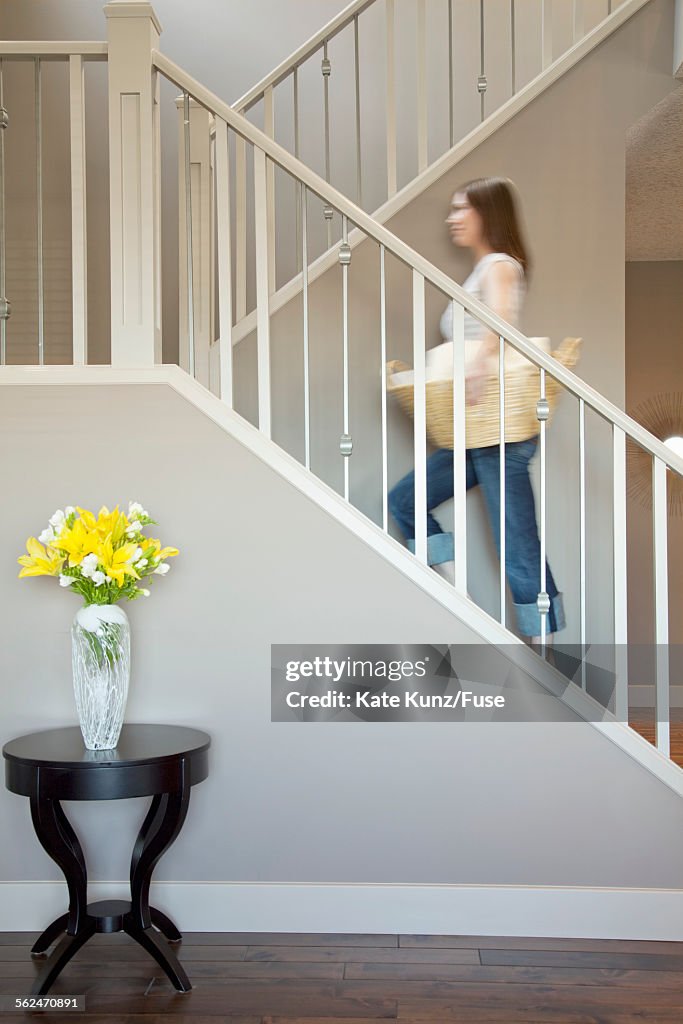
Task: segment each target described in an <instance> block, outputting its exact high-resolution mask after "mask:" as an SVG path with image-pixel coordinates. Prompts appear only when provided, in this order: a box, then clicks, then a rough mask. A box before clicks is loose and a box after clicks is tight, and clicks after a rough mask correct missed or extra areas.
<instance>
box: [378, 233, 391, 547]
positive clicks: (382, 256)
mask: <svg viewBox="0 0 683 1024" xmlns="http://www.w3.org/2000/svg"><path fill="white" fill-rule="evenodd" d="M379 324H380V363H381V366H382V371H381V388H382V529H383V530H384V531H385V532H386V530H387V529H388V525H389V506H388V496H389V490H388V488H389V481H388V459H387V441H388V439H387V280H386V250H385V248H384V246H383V245H380V247H379Z"/></svg>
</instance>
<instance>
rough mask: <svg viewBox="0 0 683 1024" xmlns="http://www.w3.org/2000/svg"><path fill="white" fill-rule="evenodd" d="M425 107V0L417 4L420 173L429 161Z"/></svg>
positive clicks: (418, 166) (426, 108) (418, 163)
mask: <svg viewBox="0 0 683 1024" xmlns="http://www.w3.org/2000/svg"><path fill="white" fill-rule="evenodd" d="M482 2H483V0H482ZM427 110H428V107H427V9H426V2H425V0H418V5H417V168H418V172H419V173H420V174H421V173H422V171H424V170H425V169H426V167H427V164H428V163H429V155H428V150H429V121H428V112H427Z"/></svg>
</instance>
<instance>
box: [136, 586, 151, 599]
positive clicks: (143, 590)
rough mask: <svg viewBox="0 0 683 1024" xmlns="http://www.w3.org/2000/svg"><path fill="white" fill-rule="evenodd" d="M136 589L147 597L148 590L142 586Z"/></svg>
mask: <svg viewBox="0 0 683 1024" xmlns="http://www.w3.org/2000/svg"><path fill="white" fill-rule="evenodd" d="M138 590H139V591H140V593H141V594H142V596H143V597H149V590H145V589H144V587H138Z"/></svg>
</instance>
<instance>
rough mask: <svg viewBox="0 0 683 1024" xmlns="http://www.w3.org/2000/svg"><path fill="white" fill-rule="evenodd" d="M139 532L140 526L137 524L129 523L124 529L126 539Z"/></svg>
mask: <svg viewBox="0 0 683 1024" xmlns="http://www.w3.org/2000/svg"><path fill="white" fill-rule="evenodd" d="M139 530H140V524H139V523H137V522H132V523H129V524H128V526H127V527H126V537H129V538H132V537H134V536H135V534H136V533H138V532H139Z"/></svg>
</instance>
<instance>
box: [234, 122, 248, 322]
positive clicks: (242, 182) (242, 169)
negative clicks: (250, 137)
mask: <svg viewBox="0 0 683 1024" xmlns="http://www.w3.org/2000/svg"><path fill="white" fill-rule="evenodd" d="M246 315H247V144H246V142H245V141H244V139H243V138H242V137H241V136H240V135H237V136H236V138H235V316H236V317H237V322H238V323H239V321H240V320H242V319H243V318H244V317H245V316H246Z"/></svg>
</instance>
